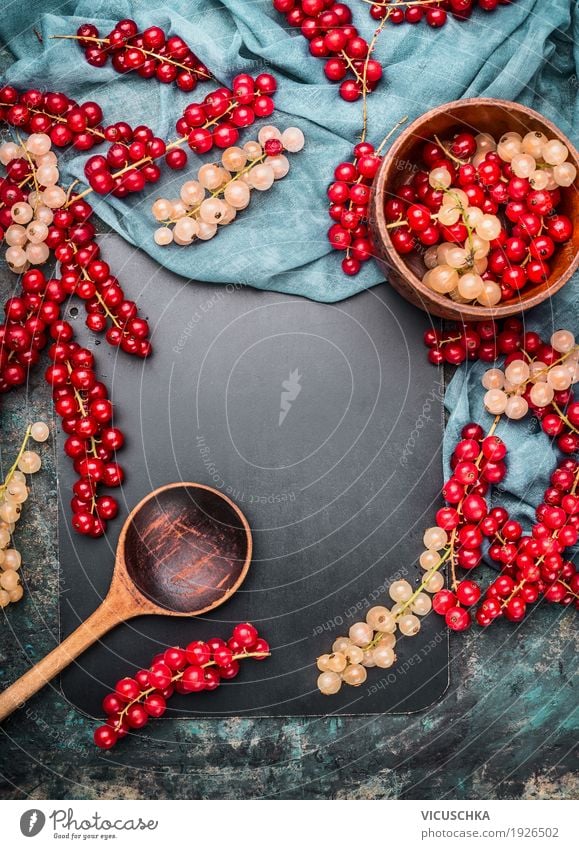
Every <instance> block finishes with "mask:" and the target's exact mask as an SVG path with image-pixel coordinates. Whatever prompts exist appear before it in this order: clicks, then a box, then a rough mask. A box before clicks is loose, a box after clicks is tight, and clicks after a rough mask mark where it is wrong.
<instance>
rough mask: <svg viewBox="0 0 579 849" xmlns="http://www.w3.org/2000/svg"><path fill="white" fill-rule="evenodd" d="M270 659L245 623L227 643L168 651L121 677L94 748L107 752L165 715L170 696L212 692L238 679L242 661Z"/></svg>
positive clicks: (212, 642) (266, 648) (215, 640)
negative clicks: (221, 684)
mask: <svg viewBox="0 0 579 849" xmlns="http://www.w3.org/2000/svg"><path fill="white" fill-rule="evenodd" d="M269 654H270V650H269V645H268V644H267V642H266V641H265V640H264V639H263V638H262V637H260V636H259V634H258V633H257V629H256V628H255V627H254V626H253V625H250V624H249V622H244V623H242V624H240V625H236V626H235V628H234V629H233V634H232V636H231V637H230V639H229V640H228V641H227V643H226V642H224V641H223V640H222V639H220V638H219V637H213V638H212V639H210V640H207V641H206V642H202V641H200V640H196V641H195V642H193V643H189V645H188V646H187V647H186V648H184V649H182V648H179V647H178V646H174V647H173V648H168V649H167V650H166V651H165V652H163V653H161V654H158V655H157V656H156V657H155V658H154V659H153V662H152V664H151V666H150V667H149V669H141V670H139V671H138V672H137V673H136V674H135V675H134V677H133V678H121V680H120V681H118V682H117V684H116V686H115V689H114V690H113V692H111V693H108V695H106V696H105V698H104V700H103V710H104V712H105V714H106V715H107V717H108V719H107V722H106V725H101V726H100V727H99V728H97V729H96V730H95V733H94V741H95V743H96V745H97V746H98V747H99V748H100V749H110V748H112V746H114V745H115V743H116V742H117V740H120V739H122V738H123V737H126V735H127V734H128V733H129V732H130V731H131V730H133V729H137V728H142V727H143V726H144V725H146V724H147V722H148V721H149V719H151V718H152V717H160V716H163V714H164V713H165V711H166V709H167V700H168V699H169V698H170V697H171V696H172V695H173V693H200V692H202V691H203V690H216V689H217V687H218V686H219V685H220V683H221V681H229V680H231V679H232V678H235V677H236V676H237V674H238V673H239V661H240V660H245V659H248V658H253V659H254V660H265V659H266V658H267V657H269Z"/></svg>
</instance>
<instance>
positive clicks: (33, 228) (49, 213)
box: [0, 133, 66, 274]
mask: <svg viewBox="0 0 579 849" xmlns="http://www.w3.org/2000/svg"><path fill="white" fill-rule="evenodd" d="M51 146H52V142H51V141H50V136H47V135H46V133H32V135H30V136H28V138H27V139H26V141H25V142H23V144H22V146H21V145H19V144H15V143H14V142H4V144H2V145H0V162H1V163H2V165H4V166H5V168H6V174H7V179H6V181H5V182H4V183H3V185H2V189H0V197H2V204H3V205H2V208H0V224H1V225H2V227H3V228H4V227H5V229H0V237H3V238H4V240H5V242H6V244H7V245H8V246H9V247H8V249H7V251H6V254H5V259H6V262H7V263H8V265H9V266H10V268H11V270H12V271H14V272H15V273H17V274H20V273H22V272H23V271H25V270H26V269H27V268H28V267H29V266H30V265H43V264H44V263H45V262H46V261H47V259H48V257H49V255H50V249H49V245H48V244H47V240H48V228H49V225H50V224H52V222H53V220H54V211H55V210H56V209H59V208H61V207H63V206H64V204H65V203H66V192H64V190H63V189H61V187H60V186H58V185H57V183H58V180H59V172H58V168H57V159H56V155H55V154H54V152H53V151H52V150H50V148H51Z"/></svg>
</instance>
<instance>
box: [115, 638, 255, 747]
mask: <svg viewBox="0 0 579 849" xmlns="http://www.w3.org/2000/svg"><path fill="white" fill-rule="evenodd" d="M270 656H271V652H243V653H242V654H234V655H233V657H232V659H231V660H232V662H233V661H234V660H243V659H245V658H251V657H259V658H262V657H270ZM208 666H217V664H216V663H215V661H214V660H210V661H209V662H208V663H204V664H202V665H201V669H206V668H207V667H208ZM184 672H185V669H182V670H181V671H180V672H176V673H175V675H173V676H172V678H171V684H174V683H175V682H176V681H180V680H181V678H182V677H183V674H184ZM157 690H158V687H149V688H148V689H147V690H141V692H140V693H139V695H138V696H137V697H136V698H135V699H133V700H132V701H130V702H127V704H126V705H125V707H124V708H123V709H122V710H121V711H119V716H118V719H117V722H116V724H115V726H114V729H115V731H119V729H120V728H121V726H122V721H123V718H124V717H125V716H126V713H127V711H128V709H129V708H130V707H132V706H133V705H136V704H138V703H139V702H140V701H141V700H142V699H144V698H146V697H147V696H150V695H151V693H154V692H156V691H157Z"/></svg>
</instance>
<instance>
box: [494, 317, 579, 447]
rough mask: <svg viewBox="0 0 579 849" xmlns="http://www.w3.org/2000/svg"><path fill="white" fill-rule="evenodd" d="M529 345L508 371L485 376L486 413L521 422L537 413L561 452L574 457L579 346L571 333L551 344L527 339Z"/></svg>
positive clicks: (516, 354) (514, 356)
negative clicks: (575, 386)
mask: <svg viewBox="0 0 579 849" xmlns="http://www.w3.org/2000/svg"><path fill="white" fill-rule="evenodd" d="M525 342H526V347H524V348H522V349H521V350H519V351H515V352H513V353H512V354H510V355H509V356H508V357H507V358H506V360H505V368H504V371H503V369H500V368H492V369H489V370H488V371H487V372H485V374H484V375H483V378H482V384H483V386H484V388H485V389H486V390H487V392H486V394H485V397H484V404H485V407H486V408H487V410H488V411H489V412H490V413H493V414H494V415H501V414H502V413H504V414H505V415H506V416H507V417H508V418H510V419H521V418H523V416H525V415H526V413H527V412H528V410H529V408H532V410H533V413H534V415H535V416H536V418H538V419H539V420H540V421H541V425H542V427H543V430H544V431H545V433H547V434H548V435H549V436H551V437H557V438H558V446H559V448H560V450H561V451H563V453H565V454H571V453H573V452H574V451H576V450H578V449H579V440H577V439H576V438H575V434H574V428H575V425H576V424H577V419H578V416H577V410H579V405H577V404H575V402H574V400H573V394H572V391H571V389H570V387H571V386H572V385H573V384H575V383H577V382H578V381H579V346H578V345H576V344H575V337H574V336H573V334H572V333H571V332H570V331H568V330H557V331H556V332H555V333H553V335H552V336H551V340H550V344H545V343H543V341H542V340H541V339H540V337H539V336H538V335H537V334H527V338H526V340H525ZM567 407H569V410H568V413H567V415H565V413H564V410H565V408H567ZM576 408H577V409H576Z"/></svg>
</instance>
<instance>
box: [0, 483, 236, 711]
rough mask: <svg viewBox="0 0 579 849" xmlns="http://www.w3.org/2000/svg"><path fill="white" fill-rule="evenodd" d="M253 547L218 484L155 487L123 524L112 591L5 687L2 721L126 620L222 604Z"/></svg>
mask: <svg viewBox="0 0 579 849" xmlns="http://www.w3.org/2000/svg"><path fill="white" fill-rule="evenodd" d="M252 548H253V545H252V537H251V530H250V528H249V524H248V522H247V519H246V518H245V516H244V515H243V513H242V512H241V510H240V509H239V508H238V507H237V506H236V505H235V504H234V503H233V501H231V499H229V498H228V497H227V496H225V495H223V494H222V493H221V492H219V491H218V490H216V489H212V488H211V487H208V486H203V485H202V484H198V483H173V484H168V485H166V486H162V487H160V488H159V489H156V490H154V491H153V492H151V493H150V494H149V495H147V496H146V497H145V498H143V500H142V501H140V502H139V503H138V504H137V506H136V507H135V508H134V509H133V510H132V511H131V513H130V514H129V516H128V518H127V519H126V521H125V524H124V525H123V528H122V530H121V533H120V536H119V541H118V544H117V553H116V560H115V568H114V572H113V577H112V581H111V585H110V589H109V591H108V593H107V595H106V597H105V598H104V600H103V601H102V603H101V604H100V606H99V607H98V608H97V609H96V610H95V612H94V613H93V614H92V615H91V616H89V617H88V619H87V620H86V621H85V622H83V623H82V624H81V625H79V627H78V628H77V629H76V630H75V631H74V632H73V633H72V634H70V636H69V637H67V638H66V639H65V640H64V641H63V642H62V643H61V644H60V645H58V646H57V647H56V648H55V649H53V651H51V652H50V654H48V655H47V656H46V657H45V658H43V660H41V661H40V662H39V663H37V664H35V665H34V666H33V667H32V669H30V670H29V671H28V672H26V673H25V674H24V675H23V676H22V677H21V678H19V679H18V680H17V681H16V682H15V683H14V684H12V685H11V686H10V687H8V688H7V689H6V690H4V692H3V693H1V694H0V721H1V720H3V719H5V718H6V717H7V716H9V715H10V714H11V713H12V711H14V710H15V709H16V708H17V707H21V706H22V705H23V704H24V703H25V702H26V700H27V699H29V698H30V696H32V695H33V694H34V693H36V692H38V690H40V689H41V687H43V686H44V685H45V684H46V683H48V681H50V680H51V679H52V678H54V676H55V675H58V673H59V672H61V671H62V670H63V669H64V668H65V667H66V666H68V664H69V663H71V662H72V661H73V660H74V659H75V658H77V657H78V656H79V655H80V654H81V653H82V652H83V651H84V650H85V649H86V648H88V647H89V646H90V645H92V644H93V643H94V642H96V641H97V640H98V639H99V638H100V637H102V636H103V634H106V633H107V632H108V631H110V630H111V629H112V628H114V627H115V626H116V625H118V624H119V623H121V622H126V621H127V620H128V619H133V618H134V617H135V616H142V615H145V614H161V615H163V616H196V615H199V614H201V613H207V612H208V611H209V610H213V609H214V608H216V607H218V606H219V605H220V604H223V603H224V602H225V601H227V599H228V598H229V597H230V596H231V595H233V593H234V592H235V591H236V590H237V589H238V587H239V586H240V585H241V583H242V581H243V580H244V578H245V576H246V574H247V570H248V569H249V564H250V563H251V553H252Z"/></svg>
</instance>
